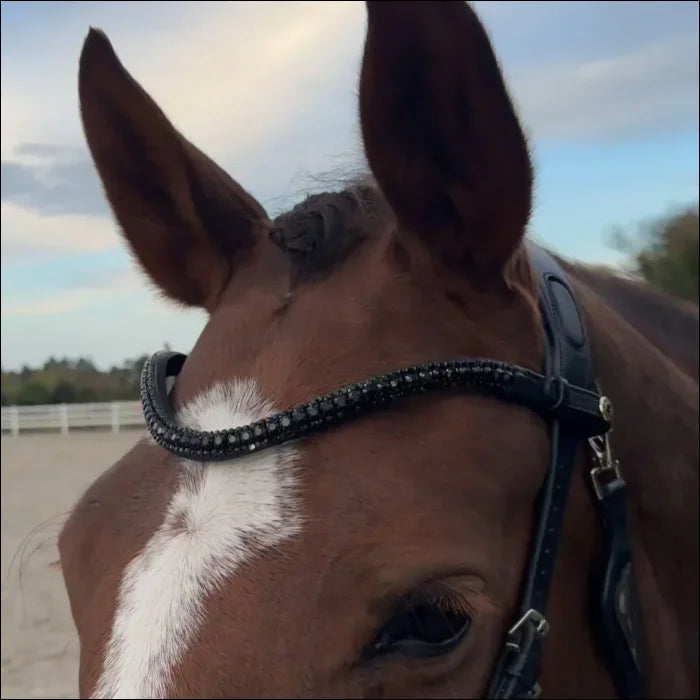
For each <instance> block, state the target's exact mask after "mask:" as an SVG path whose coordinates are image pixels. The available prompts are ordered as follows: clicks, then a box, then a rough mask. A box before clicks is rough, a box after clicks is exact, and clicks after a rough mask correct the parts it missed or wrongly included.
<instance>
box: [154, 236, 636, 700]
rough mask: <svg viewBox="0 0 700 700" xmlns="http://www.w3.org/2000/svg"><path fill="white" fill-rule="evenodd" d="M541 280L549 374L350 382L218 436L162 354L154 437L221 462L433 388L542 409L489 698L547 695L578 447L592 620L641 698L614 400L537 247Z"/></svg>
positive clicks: (506, 370)
mask: <svg viewBox="0 0 700 700" xmlns="http://www.w3.org/2000/svg"><path fill="white" fill-rule="evenodd" d="M529 252H530V256H531V260H532V261H533V264H534V267H535V270H536V271H537V273H538V277H539V284H540V308H541V312H542V316H543V320H544V326H545V335H546V344H545V346H546V357H545V372H544V374H539V373H537V372H532V371H531V370H528V369H524V368H522V367H518V366H516V365H512V364H507V363H502V362H497V361H494V360H488V359H456V360H448V361H442V362H433V363H428V364H422V365H415V366H412V367H407V368H405V369H401V370H397V371H394V372H390V373H387V374H384V375H380V376H375V377H372V378H370V379H367V380H364V381H361V382H358V383H356V384H352V385H349V386H346V387H343V388H341V389H339V390H338V391H335V392H333V393H330V394H326V395H324V396H320V397H318V398H316V399H314V400H313V401H310V402H308V403H305V404H300V405H297V406H294V407H292V408H289V409H287V410H285V411H282V412H280V413H277V414H275V415H272V416H269V417H267V418H264V419H262V420H259V421H256V422H255V423H251V424H250V425H246V426H240V427H237V428H231V429H228V430H220V431H214V432H207V431H198V430H193V429H191V428H187V427H184V426H182V425H180V424H179V423H178V420H177V417H176V415H175V412H174V410H173V408H172V405H171V403H170V400H169V396H168V390H167V387H166V379H167V378H168V377H173V376H176V375H177V374H178V373H179V372H180V370H181V369H182V366H183V365H184V362H185V360H186V359H187V358H186V356H185V355H182V354H180V353H174V352H158V353H156V354H155V355H153V356H152V357H151V358H149V359H148V360H147V361H146V364H145V365H144V368H143V373H142V375H141V401H142V403H143V411H144V415H145V418H146V425H147V426H148V430H149V432H150V434H151V435H152V437H153V439H154V440H155V441H156V442H157V443H158V444H159V445H161V446H162V447H164V448H165V449H167V450H169V451H170V452H172V453H174V454H177V455H180V456H182V457H184V458H188V459H193V460H197V461H203V462H207V461H223V460H230V459H234V458H237V457H241V456H243V455H246V454H251V453H253V452H258V451H260V450H263V449H265V448H267V447H271V446H273V445H280V444H282V443H285V442H288V441H291V440H297V439H299V438H302V437H305V436H307V435H311V434H313V433H316V432H319V431H321V430H324V429H326V428H328V427H330V426H332V425H336V424H339V423H342V422H346V421H348V420H350V419H353V418H357V417H359V416H361V415H364V414H366V413H368V412H369V411H371V410H376V409H378V408H380V407H382V406H386V405H389V404H392V403H394V402H395V401H398V400H400V399H401V398H403V397H406V396H411V395H416V394H420V393H426V392H433V391H445V392H448V391H459V392H471V393H478V394H482V395H485V396H491V397H495V398H498V399H501V400H504V401H510V402H513V403H517V404H519V405H521V406H524V407H527V408H530V409H532V410H534V411H536V412H537V413H539V414H540V415H541V416H543V418H544V419H545V420H546V421H547V422H548V424H549V429H550V442H551V456H550V465H549V470H548V472H547V476H546V479H545V482H544V484H543V486H542V489H541V491H540V494H539V497H538V503H537V521H536V530H535V534H534V538H533V541H532V544H531V547H532V549H531V553H530V560H529V564H528V568H527V571H526V573H525V578H524V583H523V591H522V595H521V600H520V603H519V611H518V615H517V617H516V618H515V621H514V623H513V625H512V626H511V628H510V630H509V631H508V634H507V636H506V640H505V644H504V647H503V650H502V652H501V654H500V657H499V659H498V661H497V664H496V668H495V671H494V674H493V677H492V681H491V684H490V686H489V689H488V694H487V697H489V698H534V697H537V696H538V695H539V692H540V689H539V684H538V679H539V675H540V670H541V657H542V643H543V640H544V637H545V636H546V634H547V631H548V629H549V623H548V621H547V618H546V610H547V601H548V599H549V593H550V588H551V583H552V576H553V573H554V568H555V564H556V558H557V550H558V545H559V540H560V537H561V531H562V526H563V521H564V513H565V511H566V502H567V498H568V494H569V488H570V483H571V478H572V473H573V469H574V464H575V461H576V456H577V453H578V450H579V448H580V446H581V444H582V442H583V441H584V440H588V444H589V446H590V447H591V449H592V450H593V456H594V467H593V469H591V471H590V474H589V477H590V479H589V480H590V486H591V494H592V497H593V499H594V502H595V504H596V508H597V510H598V513H599V516H600V520H601V523H602V530H603V543H604V546H603V552H602V558H601V565H600V570H599V572H597V577H598V581H597V582H595V584H594V587H593V590H594V591H595V593H594V595H595V596H597V601H595V602H596V605H595V609H594V616H595V620H596V622H597V624H596V629H597V631H598V632H599V638H600V643H601V645H602V646H603V649H604V652H605V657H606V659H607V661H608V664H609V669H610V673H611V676H612V678H613V680H614V682H615V685H616V687H617V692H618V694H619V696H620V697H623V698H642V697H644V686H643V679H642V672H641V668H642V665H641V660H640V650H639V646H638V641H639V639H640V638H641V637H640V630H639V614H638V603H637V598H636V591H635V586H634V581H633V574H632V563H631V552H630V545H629V535H628V532H627V521H626V508H625V482H624V480H623V479H622V476H621V475H620V471H619V468H618V465H617V462H616V461H615V460H614V459H613V457H612V453H611V450H610V443H609V438H608V434H609V431H610V429H611V421H612V404H611V402H610V400H609V399H608V398H607V397H605V396H602V395H601V394H600V392H599V391H598V389H597V387H596V384H595V380H594V376H593V372H592V368H591V358H590V349H589V344H588V337H587V333H586V328H585V324H584V322H583V318H582V316H581V312H580V310H579V307H578V304H577V302H576V297H575V295H574V293H573V291H572V289H571V287H570V285H569V282H568V280H567V278H566V275H565V274H564V271H563V270H562V269H561V267H560V266H559V264H558V263H557V262H556V260H554V258H552V257H551V256H550V255H549V254H548V253H547V252H545V251H544V250H543V249H541V248H539V247H537V246H535V245H529Z"/></svg>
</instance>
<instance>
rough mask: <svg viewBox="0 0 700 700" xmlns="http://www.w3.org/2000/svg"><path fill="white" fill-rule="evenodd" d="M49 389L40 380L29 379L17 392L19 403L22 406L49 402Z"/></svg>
mask: <svg viewBox="0 0 700 700" xmlns="http://www.w3.org/2000/svg"><path fill="white" fill-rule="evenodd" d="M49 399H50V395H49V390H48V389H47V388H46V387H45V386H44V385H43V384H40V383H39V382H35V381H29V382H27V383H26V384H23V385H22V388H21V389H20V390H19V393H18V394H17V403H18V404H19V405H20V406H37V405H39V404H44V403H49Z"/></svg>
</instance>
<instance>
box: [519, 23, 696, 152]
mask: <svg viewBox="0 0 700 700" xmlns="http://www.w3.org/2000/svg"><path fill="white" fill-rule="evenodd" d="M697 55H698V34H697V32H695V33H693V34H689V35H685V36H681V37H674V38H673V39H668V40H664V41H658V42H654V43H651V44H648V45H646V46H644V47H642V48H639V49H636V50H634V51H629V52H627V53H624V54H621V55H618V56H614V57H611V58H605V59H595V60H586V61H581V62H578V63H563V64H562V63H559V64H557V65H553V66H550V67H546V68H540V69H539V70H536V71H534V72H533V73H531V74H530V75H529V76H527V77H521V78H520V79H515V80H514V81H513V83H514V85H515V89H514V90H513V93H514V95H515V96H516V101H517V102H518V103H519V105H520V110H521V113H522V115H523V118H524V121H525V122H526V123H527V124H528V125H529V127H530V129H531V130H532V132H533V134H534V136H535V137H536V138H539V139H559V140H561V139H568V140H575V139H586V140H599V139H610V138H621V137H622V138H630V137H631V138H635V137H640V136H650V135H654V134H655V133H659V132H662V133H663V132H666V133H673V131H674V130H676V129H684V128H685V129H688V128H691V129H692V128H697V122H698V63H697Z"/></svg>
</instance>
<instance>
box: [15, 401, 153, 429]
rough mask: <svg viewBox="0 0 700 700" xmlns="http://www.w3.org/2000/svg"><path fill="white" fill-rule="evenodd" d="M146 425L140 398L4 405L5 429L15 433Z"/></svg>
mask: <svg viewBox="0 0 700 700" xmlns="http://www.w3.org/2000/svg"><path fill="white" fill-rule="evenodd" d="M143 426H145V422H144V419H143V413H142V412H141V402H140V401H112V402H108V403H61V404H50V405H45V406H3V407H2V432H3V433H6V432H7V433H11V434H12V435H15V436H17V435H20V434H22V433H25V432H30V431H42V430H51V431H52V430H56V431H59V432H61V433H63V434H67V433H69V432H70V431H71V430H74V429H85V428H104V429H109V430H111V431H112V432H113V433H118V432H119V431H120V430H121V429H122V428H134V427H143Z"/></svg>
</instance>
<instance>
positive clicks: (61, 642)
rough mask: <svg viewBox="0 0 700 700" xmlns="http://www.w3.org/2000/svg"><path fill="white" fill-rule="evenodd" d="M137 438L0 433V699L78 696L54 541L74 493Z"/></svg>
mask: <svg viewBox="0 0 700 700" xmlns="http://www.w3.org/2000/svg"><path fill="white" fill-rule="evenodd" d="M138 437H139V432H138V431H127V432H123V433H118V434H114V435H113V434H111V433H107V432H100V433H97V432H93V433H74V434H70V435H66V436H61V435H56V434H44V435H30V436H19V437H17V438H12V437H6V436H5V435H3V436H2V465H1V466H2V488H1V490H0V495H1V496H2V571H1V573H2V616H1V621H2V674H1V676H0V678H1V691H0V692H1V696H2V697H3V698H76V697H78V695H77V692H78V686H77V679H78V675H77V673H78V642H77V636H76V633H75V628H74V627H73V622H72V619H71V616H70V610H69V607H68V600H67V597H66V593H65V589H64V587H63V579H62V577H61V572H60V570H59V569H58V568H57V566H56V564H55V562H56V561H57V559H58V552H57V550H56V537H57V535H58V532H59V530H60V527H61V524H62V522H63V520H64V518H65V517H66V515H67V511H68V510H69V509H70V508H71V506H72V505H73V503H74V502H75V501H76V500H77V498H78V497H79V496H80V494H81V493H82V491H83V490H84V489H85V488H86V487H87V486H88V485H89V484H90V482H91V481H92V480H93V479H94V478H95V477H96V476H98V475H99V474H100V473H101V472H102V471H104V470H105V469H106V468H107V467H108V466H110V465H111V464H112V463H113V462H114V461H116V460H117V459H118V458H119V457H121V456H122V455H123V454H124V453H125V452H126V451H127V450H128V449H129V448H130V447H131V446H132V445H133V444H134V443H135V442H136V441H137V440H138ZM35 529H36V531H35ZM33 531H34V532H33Z"/></svg>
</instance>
